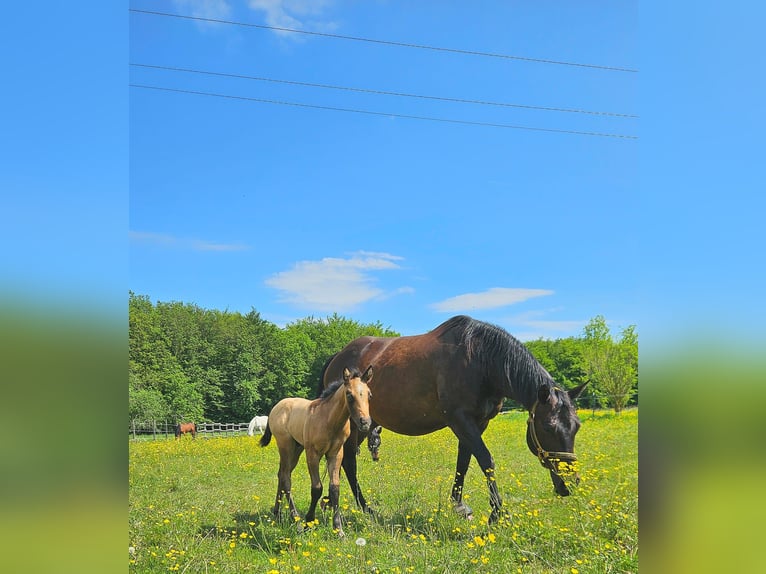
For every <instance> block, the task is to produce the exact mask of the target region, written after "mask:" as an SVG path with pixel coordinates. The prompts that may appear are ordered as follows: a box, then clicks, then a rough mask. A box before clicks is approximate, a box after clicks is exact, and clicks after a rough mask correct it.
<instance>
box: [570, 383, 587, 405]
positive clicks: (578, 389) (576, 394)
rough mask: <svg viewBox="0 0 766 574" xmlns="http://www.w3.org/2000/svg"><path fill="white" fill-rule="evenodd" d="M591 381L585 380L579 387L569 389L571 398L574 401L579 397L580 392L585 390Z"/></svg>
mask: <svg viewBox="0 0 766 574" xmlns="http://www.w3.org/2000/svg"><path fill="white" fill-rule="evenodd" d="M589 382H590V381H585V382H584V383H583V384H582V385H580V386H579V387H575V388H574V389H569V390H568V391H567V394H568V395H569V399H570V400H572V401H573V400H575V399H576V398H577V397H579V396H580V394H581V393H582V392H583V390H584V389H585V387H586V386H587V385H588V383H589Z"/></svg>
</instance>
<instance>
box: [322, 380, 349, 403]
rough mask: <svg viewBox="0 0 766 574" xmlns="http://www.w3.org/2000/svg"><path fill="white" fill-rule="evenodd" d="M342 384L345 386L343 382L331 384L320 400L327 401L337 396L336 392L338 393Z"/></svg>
mask: <svg viewBox="0 0 766 574" xmlns="http://www.w3.org/2000/svg"><path fill="white" fill-rule="evenodd" d="M342 384H343V381H333V382H332V383H330V385H329V386H328V387H327V388H326V389H325V390H323V391H322V394H321V395H319V400H320V401H326V400H327V399H329V398H330V397H331V396H333V395H334V394H335V391H337V390H338V387H340V386H341V385H342Z"/></svg>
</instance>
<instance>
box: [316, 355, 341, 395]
mask: <svg viewBox="0 0 766 574" xmlns="http://www.w3.org/2000/svg"><path fill="white" fill-rule="evenodd" d="M337 355H338V353H333V354H332V355H330V357H329V358H328V359H327V360H326V361H325V362H324V365H323V366H322V372H321V373H320V374H319V385H318V386H317V392H316V396H317V397H319V396H321V395H322V392H324V375H325V373H326V372H327V367H329V366H330V362H331V361H332V360H333V359H334V358H335V357H336V356H337Z"/></svg>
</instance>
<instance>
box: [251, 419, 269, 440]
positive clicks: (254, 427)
mask: <svg viewBox="0 0 766 574" xmlns="http://www.w3.org/2000/svg"><path fill="white" fill-rule="evenodd" d="M268 422H269V417H267V416H260V417H253V420H251V421H250V424H249V425H248V426H247V434H248V435H250V436H253V433H254V432H255V431H258V432H259V433H261V434H263V431H264V430H265V429H266V425H267V424H268Z"/></svg>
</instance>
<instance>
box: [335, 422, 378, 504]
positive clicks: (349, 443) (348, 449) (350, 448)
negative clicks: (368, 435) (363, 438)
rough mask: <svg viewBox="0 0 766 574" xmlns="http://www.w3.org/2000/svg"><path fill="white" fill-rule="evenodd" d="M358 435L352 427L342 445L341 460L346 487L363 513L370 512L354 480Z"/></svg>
mask: <svg viewBox="0 0 766 574" xmlns="http://www.w3.org/2000/svg"><path fill="white" fill-rule="evenodd" d="M358 433H359V431H357V430H356V428H355V427H353V425H352V429H351V434H350V435H349V437H348V438H347V439H346V443H345V444H344V445H343V449H342V453H343V454H342V458H343V472H345V473H346V479H347V480H348V486H349V487H350V488H351V492H352V493H353V494H354V500H356V503H357V504H358V505H359V508H361V509H362V510H363V511H364V512H371V510H370V509H369V508H368V507H367V501H366V500H365V499H364V495H363V494H362V489H361V487H360V486H359V481H358V480H357V478H356V447H357V441H358Z"/></svg>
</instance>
